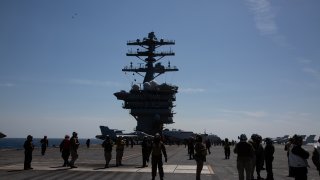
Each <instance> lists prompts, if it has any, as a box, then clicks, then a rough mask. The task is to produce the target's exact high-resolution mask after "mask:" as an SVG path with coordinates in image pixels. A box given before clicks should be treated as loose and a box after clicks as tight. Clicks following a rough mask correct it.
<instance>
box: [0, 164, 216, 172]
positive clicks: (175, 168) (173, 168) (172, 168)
mask: <svg viewBox="0 0 320 180" xmlns="http://www.w3.org/2000/svg"><path fill="white" fill-rule="evenodd" d="M32 167H33V168H34V170H40V171H41V170H42V171H54V170H63V169H66V170H69V171H106V172H140V173H151V167H150V166H149V167H146V168H141V167H134V166H121V167H110V168H106V169H104V168H102V167H101V168H92V167H87V166H84V167H81V166H80V167H78V168H74V169H70V168H67V167H47V166H44V165H43V164H41V163H39V164H35V163H33V164H32ZM0 169H1V170H8V171H14V170H22V169H23V164H15V165H7V166H1V167H0ZM196 169H197V166H196V165H177V164H173V165H163V171H164V172H165V173H186V174H189V173H190V174H195V173H196ZM201 174H214V172H213V171H212V168H211V167H210V165H204V166H203V169H202V171H201Z"/></svg>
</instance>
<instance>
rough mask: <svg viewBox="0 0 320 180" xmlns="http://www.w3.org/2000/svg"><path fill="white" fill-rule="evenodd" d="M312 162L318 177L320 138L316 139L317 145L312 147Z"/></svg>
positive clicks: (319, 168)
mask: <svg viewBox="0 0 320 180" xmlns="http://www.w3.org/2000/svg"><path fill="white" fill-rule="evenodd" d="M312 162H313V164H314V165H315V166H316V167H317V169H318V171H319V175H320V137H319V139H318V143H317V144H316V145H315V146H314V150H313V153H312Z"/></svg>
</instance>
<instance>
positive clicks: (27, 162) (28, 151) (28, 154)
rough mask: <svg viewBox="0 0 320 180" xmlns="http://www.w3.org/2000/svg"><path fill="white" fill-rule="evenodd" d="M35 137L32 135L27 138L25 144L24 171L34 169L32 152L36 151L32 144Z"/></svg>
mask: <svg viewBox="0 0 320 180" xmlns="http://www.w3.org/2000/svg"><path fill="white" fill-rule="evenodd" d="M32 139H33V137H32V136H31V135H28V136H27V140H26V141H25V142H24V145H23V147H24V170H29V169H33V168H32V167H31V161H32V151H33V149H34V145H33V143H32Z"/></svg>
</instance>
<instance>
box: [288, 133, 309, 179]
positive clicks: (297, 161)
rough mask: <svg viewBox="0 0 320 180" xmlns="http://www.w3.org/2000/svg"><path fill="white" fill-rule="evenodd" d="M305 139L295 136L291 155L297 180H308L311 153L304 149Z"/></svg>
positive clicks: (290, 158) (290, 159) (290, 161)
mask: <svg viewBox="0 0 320 180" xmlns="http://www.w3.org/2000/svg"><path fill="white" fill-rule="evenodd" d="M302 142H303V139H302V137H301V136H295V138H294V140H293V144H294V145H293V147H292V149H291V151H290V153H289V163H290V164H291V167H292V170H293V172H294V177H295V180H307V179H308V177H307V174H308V169H307V168H308V166H309V165H308V161H307V159H308V158H309V152H308V151H306V150H305V149H303V148H302V147H301V146H302Z"/></svg>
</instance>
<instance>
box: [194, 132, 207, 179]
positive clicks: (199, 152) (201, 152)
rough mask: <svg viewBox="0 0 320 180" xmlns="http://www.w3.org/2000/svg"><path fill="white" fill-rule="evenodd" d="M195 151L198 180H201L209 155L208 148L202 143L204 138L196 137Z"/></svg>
mask: <svg viewBox="0 0 320 180" xmlns="http://www.w3.org/2000/svg"><path fill="white" fill-rule="evenodd" d="M194 150H195V155H194V159H195V160H196V162H197V173H196V180H200V175H201V171H202V168H203V163H204V162H205V161H206V155H207V150H206V147H205V145H204V144H203V143H202V137H201V136H200V135H197V136H196V144H195V146H194Z"/></svg>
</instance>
